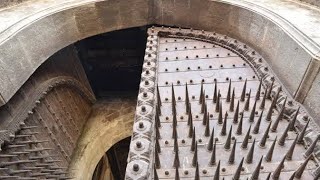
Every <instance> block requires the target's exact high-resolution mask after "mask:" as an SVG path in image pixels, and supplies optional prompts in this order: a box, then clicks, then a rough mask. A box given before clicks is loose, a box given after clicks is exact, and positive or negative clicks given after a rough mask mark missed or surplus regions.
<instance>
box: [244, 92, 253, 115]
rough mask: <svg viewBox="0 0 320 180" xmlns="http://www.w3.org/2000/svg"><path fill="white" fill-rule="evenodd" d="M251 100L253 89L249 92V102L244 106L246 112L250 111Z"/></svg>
mask: <svg viewBox="0 0 320 180" xmlns="http://www.w3.org/2000/svg"><path fill="white" fill-rule="evenodd" d="M250 99H251V89H250V90H249V94H248V97H247V100H246V102H245V104H244V110H245V111H249V108H250Z"/></svg>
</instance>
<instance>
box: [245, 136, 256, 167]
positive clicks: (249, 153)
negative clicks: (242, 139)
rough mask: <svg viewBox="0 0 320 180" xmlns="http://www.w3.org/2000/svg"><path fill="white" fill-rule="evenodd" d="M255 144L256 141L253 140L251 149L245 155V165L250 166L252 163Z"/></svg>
mask: <svg viewBox="0 0 320 180" xmlns="http://www.w3.org/2000/svg"><path fill="white" fill-rule="evenodd" d="M255 144H256V139H253V142H252V145H251V148H250V150H249V152H248V154H247V157H246V163H247V164H251V163H252V160H253V155H254V147H255Z"/></svg>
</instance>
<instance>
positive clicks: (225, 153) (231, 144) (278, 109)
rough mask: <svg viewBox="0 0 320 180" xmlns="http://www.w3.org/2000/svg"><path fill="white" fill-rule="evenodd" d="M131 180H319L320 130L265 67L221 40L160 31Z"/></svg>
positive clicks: (150, 52)
mask: <svg viewBox="0 0 320 180" xmlns="http://www.w3.org/2000/svg"><path fill="white" fill-rule="evenodd" d="M148 35H149V36H148V42H147V46H146V53H145V60H144V64H143V72H142V76H141V84H140V91H139V95H138V102H137V108H136V115H135V120H134V126H133V135H132V141H131V145H130V152H129V157H128V165H127V171H126V179H155V180H157V179H214V180H218V179H223V178H224V179H233V180H238V179H247V178H248V179H252V180H255V179H317V178H319V177H320V169H319V167H318V166H319V158H320V154H319V149H320V148H319V146H318V145H317V142H318V140H319V126H318V125H317V124H316V123H315V120H314V119H313V117H311V116H310V115H309V114H308V112H307V111H306V109H305V108H304V107H303V106H302V105H301V104H300V103H298V102H296V101H295V100H294V99H293V97H292V96H291V95H290V93H288V91H287V90H286V87H284V86H283V85H282V83H281V81H280V80H279V79H278V78H277V76H276V75H275V74H274V73H273V71H272V69H271V68H270V66H269V65H268V64H267V63H266V61H265V60H264V58H263V57H262V56H261V55H259V53H258V52H256V51H255V50H254V49H252V48H250V47H249V46H247V45H246V44H244V43H242V42H240V41H238V40H236V39H233V38H230V37H228V36H225V35H221V34H218V33H215V32H207V31H203V30H202V31H201V30H193V29H181V28H179V29H178V28H170V27H169V28H167V27H166V28H165V27H152V28H150V29H149V30H148Z"/></svg>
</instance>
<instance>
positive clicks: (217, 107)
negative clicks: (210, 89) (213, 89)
mask: <svg viewBox="0 0 320 180" xmlns="http://www.w3.org/2000/svg"><path fill="white" fill-rule="evenodd" d="M220 106H221V102H220V90H219V92H218V98H217V103H216V108H215V109H216V112H219V110H220Z"/></svg>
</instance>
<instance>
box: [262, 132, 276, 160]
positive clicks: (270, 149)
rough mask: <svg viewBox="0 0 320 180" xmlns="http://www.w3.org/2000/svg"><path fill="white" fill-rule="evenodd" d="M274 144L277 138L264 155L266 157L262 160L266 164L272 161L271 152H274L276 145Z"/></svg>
mask: <svg viewBox="0 0 320 180" xmlns="http://www.w3.org/2000/svg"><path fill="white" fill-rule="evenodd" d="M276 142H277V136H276V138H275V139H274V141H273V142H272V144H271V146H270V148H269V150H268V152H267V154H266V157H265V158H264V159H265V160H266V161H267V162H270V161H271V160H272V156H273V152H274V147H275V145H276Z"/></svg>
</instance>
